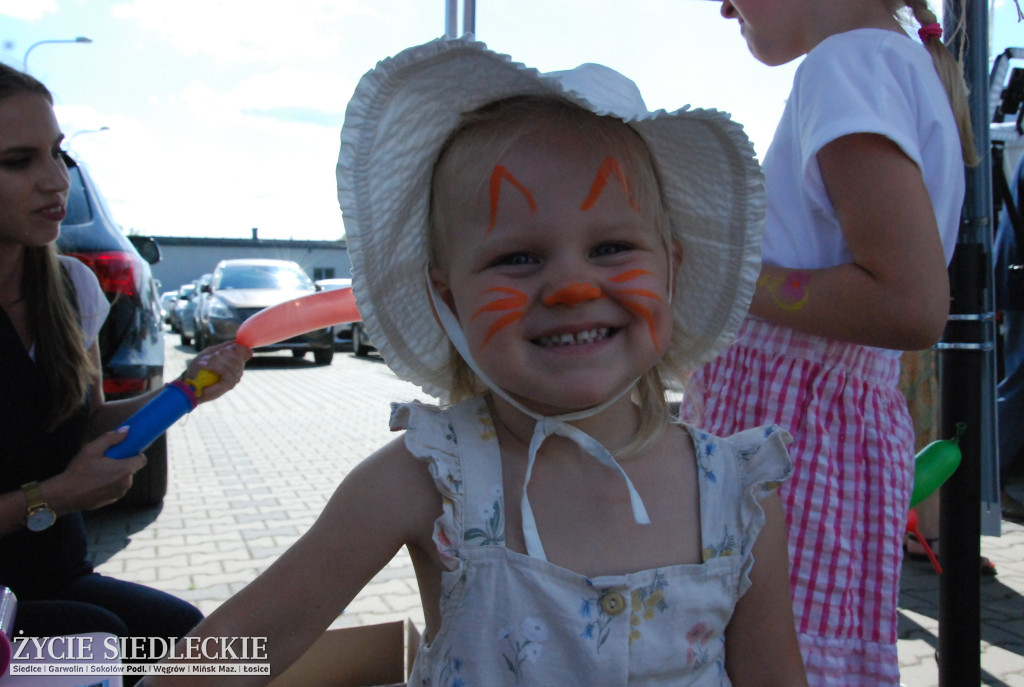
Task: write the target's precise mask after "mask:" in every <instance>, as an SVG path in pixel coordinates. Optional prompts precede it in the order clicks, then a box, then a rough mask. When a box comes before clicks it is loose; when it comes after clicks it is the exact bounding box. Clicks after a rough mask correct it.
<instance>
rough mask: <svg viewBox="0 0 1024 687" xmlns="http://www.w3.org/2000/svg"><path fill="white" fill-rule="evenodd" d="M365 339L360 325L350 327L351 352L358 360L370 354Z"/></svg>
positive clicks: (359, 323) (358, 323)
mask: <svg viewBox="0 0 1024 687" xmlns="http://www.w3.org/2000/svg"><path fill="white" fill-rule="evenodd" d="M365 338H366V337H365V336H364V334H363V325H362V323H361V322H356V323H355V324H354V325H352V352H353V353H355V354H356V355H357V356H359V357H360V358H364V357H366V356H367V355H369V354H370V345H369V344H368V343H366V341H365Z"/></svg>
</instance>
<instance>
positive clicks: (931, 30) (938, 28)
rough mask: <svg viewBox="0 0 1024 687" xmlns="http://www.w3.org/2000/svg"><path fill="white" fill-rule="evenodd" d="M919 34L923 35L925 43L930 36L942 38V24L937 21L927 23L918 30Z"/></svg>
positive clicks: (922, 40)
mask: <svg viewBox="0 0 1024 687" xmlns="http://www.w3.org/2000/svg"><path fill="white" fill-rule="evenodd" d="M917 35H918V36H920V37H921V42H922V43H924V42H925V41H926V40H928V38H929V37H931V36H935V37H936V38H942V25H941V24H939V23H937V22H932V23H931V24H925V25H924V26H922V27H921V28H919V29H918V30H917Z"/></svg>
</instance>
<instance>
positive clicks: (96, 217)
mask: <svg viewBox="0 0 1024 687" xmlns="http://www.w3.org/2000/svg"><path fill="white" fill-rule="evenodd" d="M65 162H66V163H67V166H68V174H69V175H70V177H71V188H70V190H69V191H68V202H67V216H66V217H65V219H64V222H63V223H62V224H61V229H60V237H59V238H58V239H57V247H58V248H59V249H60V250H61V252H63V253H64V254H66V255H72V256H74V257H76V258H78V259H79V260H81V261H82V262H84V263H85V264H86V265H88V266H89V267H90V268H91V269H92V271H93V272H95V273H96V277H97V278H98V279H99V282H100V286H101V287H102V288H103V291H104V293H105V294H106V295H107V299H108V300H109V301H110V314H109V315H108V316H107V319H106V322H104V323H103V328H102V329H101V330H100V334H99V349H100V361H101V364H102V375H103V393H104V395H105V396H106V397H107V398H108V399H110V400H118V399H122V398H129V397H132V396H138V395H139V394H143V393H146V392H147V391H150V390H151V389H156V388H159V387H161V386H162V385H163V383H164V330H163V323H162V317H161V314H160V296H159V293H158V289H157V287H156V283H155V282H154V280H153V273H152V270H151V269H150V265H151V264H155V263H157V262H159V260H160V248H159V246H158V245H157V244H156V242H155V241H153V239H151V238H148V237H137V236H133V237H126V236H125V235H124V234H123V233H121V228H120V226H119V225H118V224H116V223H115V222H114V220H113V217H112V215H111V213H110V209H109V208H108V207H107V203H106V201H105V200H104V198H103V196H102V194H101V193H100V192H99V190H98V189H97V188H96V184H95V183H94V182H93V180H92V178H91V177H90V176H89V173H88V172H87V171H86V169H85V167H83V166H82V165H81V164H80V163H79V162H78V161H76V160H75V159H74V158H72V157H70V156H67V155H65ZM145 454H146V458H147V459H148V462H147V463H146V466H145V467H144V468H142V470H140V471H139V472H137V473H135V478H134V481H133V484H132V488H131V489H130V490H129V491H128V493H127V494H125V496H124V497H123V498H122V499H121V502H122V503H126V504H129V505H137V506H148V505H155V504H157V503H159V502H160V501H161V500H163V497H164V494H166V492H167V438H166V436H165V435H161V436H160V437H159V438H158V439H157V440H156V441H154V442H153V443H152V444H151V445H150V446H149V447H148V448H146V450H145Z"/></svg>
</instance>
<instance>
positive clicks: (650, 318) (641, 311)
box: [622, 301, 660, 348]
mask: <svg viewBox="0 0 1024 687" xmlns="http://www.w3.org/2000/svg"><path fill="white" fill-rule="evenodd" d="M622 304H623V305H625V306H626V307H627V308H629V309H630V310H632V311H633V312H635V313H637V314H638V315H640V316H641V317H643V318H644V319H645V320H647V332H648V333H649V334H650V335H651V341H652V342H654V347H655V348H660V346H659V344H658V333H657V332H656V331H655V330H654V313H652V312H651V311H650V310H649V309H648V308H647V307H646V306H643V305H640V304H639V303H631V302H629V301H622Z"/></svg>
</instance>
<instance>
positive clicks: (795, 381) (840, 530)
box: [683, 318, 914, 687]
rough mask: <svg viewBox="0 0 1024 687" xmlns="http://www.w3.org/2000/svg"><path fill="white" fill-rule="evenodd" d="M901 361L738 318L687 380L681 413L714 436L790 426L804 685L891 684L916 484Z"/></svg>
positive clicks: (785, 493)
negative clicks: (721, 346)
mask: <svg viewBox="0 0 1024 687" xmlns="http://www.w3.org/2000/svg"><path fill="white" fill-rule="evenodd" d="M899 376H900V368H899V359H898V358H891V357H887V356H885V355H882V354H880V353H879V352H878V351H876V350H872V349H868V348H865V347H863V346H855V345H851V344H846V343H841V342H837V341H832V340H828V339H823V338H821V337H817V336H812V335H808V334H802V333H799V332H795V331H793V330H791V329H788V328H786V327H780V326H778V325H774V324H770V323H768V322H764V321H762V320H757V319H753V318H747V320H746V322H745V323H744V324H743V327H742V328H741V330H740V335H739V338H738V341H737V342H736V343H735V344H734V345H733V346H732V347H731V348H730V349H729V350H728V351H726V352H725V353H724V354H723V355H721V356H720V357H719V358H718V359H717V360H716V361H714V362H713V363H711V364H709V365H707V366H705V367H704V368H702V369H700V370H698V371H697V372H696V373H694V375H693V376H692V377H691V383H690V385H689V389H688V390H689V394H688V396H687V399H686V400H685V401H684V404H683V406H684V407H683V413H684V418H685V419H686V420H687V421H688V422H691V423H693V424H695V425H697V426H699V427H701V428H703V429H705V430H707V431H709V432H711V433H713V434H718V435H722V436H727V435H729V434H732V433H734V432H738V431H740V430H741V429H746V428H749V427H753V426H756V425H764V424H770V423H775V424H778V425H779V426H780V427H782V428H784V429H786V430H787V431H788V432H789V433H790V434H792V435H793V443H792V444H790V445H789V452H790V455H791V456H792V459H793V463H794V468H795V470H794V474H793V477H792V479H791V480H790V481H789V482H787V483H786V484H785V485H784V486H783V488H782V490H781V494H782V497H783V499H784V502H785V504H786V520H787V524H788V525H789V554H790V562H791V566H792V569H791V574H790V582H791V585H792V588H793V596H794V602H793V603H794V612H795V616H796V624H797V632H798V635H799V638H800V645H801V649H802V651H803V654H804V660H805V662H806V665H807V673H808V678H809V679H810V683H811V685H812V686H815V685H818V686H821V687H825V686H826V685H827V686H828V687H843V686H847V685H849V686H851V687H852V686H854V685H871V686H872V687H877V686H878V685H897V684H898V683H899V664H898V661H897V657H896V623H897V601H898V596H899V573H900V565H901V562H902V556H903V550H902V540H903V531H904V526H905V523H906V514H907V508H908V505H909V500H910V492H911V489H912V487H913V464H914V453H913V445H914V444H913V442H914V432H913V424H912V422H911V419H910V416H909V414H908V412H907V405H906V402H905V400H904V398H903V395H902V394H901V393H900V391H899V386H898V383H899Z"/></svg>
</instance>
